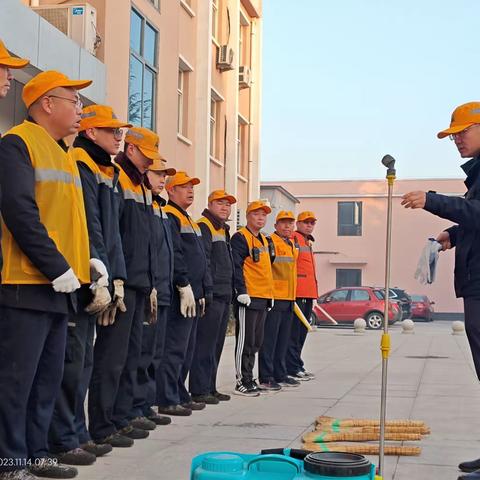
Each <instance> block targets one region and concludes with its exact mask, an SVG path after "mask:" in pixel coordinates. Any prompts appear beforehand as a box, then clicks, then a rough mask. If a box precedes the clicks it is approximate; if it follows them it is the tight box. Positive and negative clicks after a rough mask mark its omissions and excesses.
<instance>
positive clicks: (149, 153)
mask: <svg viewBox="0 0 480 480" xmlns="http://www.w3.org/2000/svg"><path fill="white" fill-rule="evenodd" d="M135 146H136V147H137V148H138V149H139V150H140V151H141V152H142V153H143V154H144V155H145V156H146V157H147V158H149V159H150V160H160V153H159V152H158V151H154V150H149V149H147V148H145V147H141V146H140V145H135Z"/></svg>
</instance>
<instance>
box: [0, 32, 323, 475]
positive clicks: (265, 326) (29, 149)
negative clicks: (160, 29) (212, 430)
mask: <svg viewBox="0 0 480 480" xmlns="http://www.w3.org/2000/svg"><path fill="white" fill-rule="evenodd" d="M27 64H28V60H25V59H20V58H16V57H12V56H11V55H10V54H9V52H8V50H7V49H6V48H5V46H4V44H3V43H2V42H1V41H0V99H1V98H4V97H6V95H7V94H8V92H9V89H10V84H11V81H12V79H13V76H12V69H16V68H23V67H25V66H26V65H27ZM90 84H91V81H89V80H72V79H70V78H68V77H67V76H65V75H64V74H62V73H60V72H57V71H46V72H42V73H40V74H38V75H36V76H35V77H33V78H32V79H31V80H30V81H29V82H28V83H27V84H26V85H25V87H24V88H23V92H22V99H23V101H24V103H25V105H26V108H27V110H28V118H27V119H26V120H25V121H24V122H23V123H21V124H19V125H16V126H14V127H13V128H12V129H10V130H9V131H8V132H6V133H5V134H4V136H3V137H2V140H1V143H0V187H1V195H2V197H1V213H2V220H1V228H2V253H3V262H2V284H1V287H0V390H1V395H0V426H1V428H0V480H6V479H9V480H33V479H35V478H37V477H47V478H73V477H75V476H76V475H77V473H78V472H77V470H76V468H74V467H72V466H71V465H90V464H92V463H94V462H95V460H96V458H97V457H100V456H103V455H105V454H107V453H109V452H110V451H111V450H112V449H113V448H125V447H130V446H132V445H133V443H134V441H135V440H137V439H143V438H146V437H148V435H149V431H150V430H153V429H155V428H156V426H157V425H167V424H169V423H170V422H171V419H170V416H175V415H180V416H188V415H191V414H192V411H194V410H202V409H204V408H205V406H206V405H207V404H209V405H214V404H218V403H219V402H222V401H228V400H230V396H229V395H227V394H224V393H220V392H218V390H217V385H216V378H217V369H218V364H219V360H220V356H221V353H222V350H223V345H224V340H225V335H226V330H227V324H228V319H229V312H230V306H231V304H232V303H233V306H234V312H235V317H236V345H235V366H236V385H235V389H234V393H236V394H238V395H244V396H258V395H259V394H260V393H261V392H266V391H276V390H280V389H282V387H297V386H299V384H300V382H301V381H306V380H310V379H312V378H313V377H314V375H313V374H311V373H309V372H306V371H305V369H304V366H303V362H302V358H301V351H302V347H303V344H304V342H305V337H306V332H307V330H306V328H305V327H304V326H303V325H302V324H301V323H300V322H299V321H298V320H297V319H296V318H294V313H293V307H294V304H295V302H296V303H297V304H298V306H299V307H300V308H301V310H302V311H303V313H304V315H305V317H307V318H309V317H310V313H311V310H312V304H313V301H314V300H315V299H316V297H317V282H316V277H315V267H314V260H313V252H312V241H313V238H312V236H311V234H312V231H313V228H314V226H315V221H316V218H315V215H314V214H313V213H312V212H302V213H300V214H299V216H298V218H297V219H295V217H294V216H293V214H292V213H291V212H286V211H282V212H280V213H279V214H278V215H277V218H276V223H275V232H274V233H273V234H272V235H271V236H270V237H266V236H264V235H263V234H262V233H261V229H262V228H263V227H264V226H265V222H266V218H267V215H268V214H270V213H271V209H270V207H269V206H268V205H267V204H266V203H265V202H262V201H260V200H259V201H254V202H251V203H250V204H249V205H248V209H247V215H246V218H247V225H246V227H244V228H241V229H240V230H239V231H238V232H236V233H235V234H234V235H233V236H232V237H231V238H230V234H229V226H228V224H227V223H226V222H227V220H228V219H229V216H230V213H231V208H232V204H234V203H235V202H236V199H235V198H234V197H233V196H232V195H229V194H228V193H227V192H225V191H223V190H216V191H214V192H212V193H211V194H210V195H209V197H208V208H206V209H205V210H204V212H203V214H202V217H201V218H200V219H199V220H198V221H194V220H193V219H192V218H191V216H190V215H189V213H188V210H189V208H190V207H191V205H192V204H193V202H194V189H195V185H197V184H199V183H200V180H199V179H198V178H195V177H190V176H189V175H188V174H187V173H186V172H184V171H176V170H175V169H174V168H171V167H169V166H168V165H167V162H166V161H165V159H164V158H163V157H162V156H161V154H160V153H159V138H158V136H157V135H156V134H155V133H154V132H152V131H150V130H148V129H146V128H141V127H133V126H132V125H130V124H129V123H128V122H124V121H121V120H119V119H118V118H117V117H116V116H115V114H114V112H113V110H112V108H110V107H108V106H104V105H91V106H87V107H85V108H83V105H82V102H81V100H80V96H79V93H78V92H79V91H80V90H81V89H83V88H86V87H87V86H89V85H90ZM125 130H126V133H125ZM75 134H77V136H76V138H75V140H74V142H73V145H72V146H71V147H70V148H69V147H67V145H66V143H65V142H64V139H65V138H66V137H69V136H72V135H75ZM122 143H124V147H123V151H120V149H121V147H122ZM112 158H114V160H113V161H112ZM164 189H165V190H166V193H167V195H168V202H166V201H165V200H164V199H163V198H162V196H161V193H162V191H163V190H164ZM295 220H296V222H295ZM295 223H296V228H297V230H296V231H294V227H295ZM257 353H258V357H259V362H258V363H259V365H258V370H259V383H257V381H256V380H255V378H254V373H253V369H254V363H255V355H256V354H257ZM187 377H188V386H187V384H186V381H187ZM87 391H88V405H87V407H88V422H87V421H86V415H85V400H86V397H87Z"/></svg>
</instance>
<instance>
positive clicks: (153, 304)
mask: <svg viewBox="0 0 480 480" xmlns="http://www.w3.org/2000/svg"><path fill="white" fill-rule="evenodd" d="M157 311H158V299H157V289H156V288H152V291H151V292H150V321H149V322H148V323H149V324H150V325H154V324H155V323H157Z"/></svg>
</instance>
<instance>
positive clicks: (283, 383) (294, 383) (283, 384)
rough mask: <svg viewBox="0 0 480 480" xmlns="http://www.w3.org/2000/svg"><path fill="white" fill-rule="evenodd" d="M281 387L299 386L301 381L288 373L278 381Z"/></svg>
mask: <svg viewBox="0 0 480 480" xmlns="http://www.w3.org/2000/svg"><path fill="white" fill-rule="evenodd" d="M278 383H279V384H280V386H281V387H299V386H300V382H299V381H298V380H295V379H294V378H293V377H290V376H289V375H287V376H286V377H285V378H284V379H283V380H282V381H281V382H278Z"/></svg>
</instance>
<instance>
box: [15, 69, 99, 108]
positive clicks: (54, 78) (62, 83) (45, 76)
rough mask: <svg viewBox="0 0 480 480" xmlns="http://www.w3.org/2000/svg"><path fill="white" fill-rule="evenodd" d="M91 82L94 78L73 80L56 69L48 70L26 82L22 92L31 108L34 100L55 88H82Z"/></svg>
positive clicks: (24, 99)
mask: <svg viewBox="0 0 480 480" xmlns="http://www.w3.org/2000/svg"><path fill="white" fill-rule="evenodd" d="M91 83H92V80H71V79H70V78H68V77H67V76H66V75H64V74H63V73H60V72H57V71H56V70H47V71H46V72H42V73H39V74H38V75H36V76H35V77H33V78H32V79H31V80H30V81H29V82H27V83H26V84H25V86H24V87H23V92H22V99H23V103H25V105H26V107H27V108H29V107H30V105H31V104H32V103H33V102H35V101H37V100H38V99H39V98H40V97H42V96H43V95H45V94H46V93H47V92H49V91H50V90H53V89H54V88H59V87H65V88H75V89H76V90H81V89H82V88H86V87H88V86H89V85H91Z"/></svg>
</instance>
